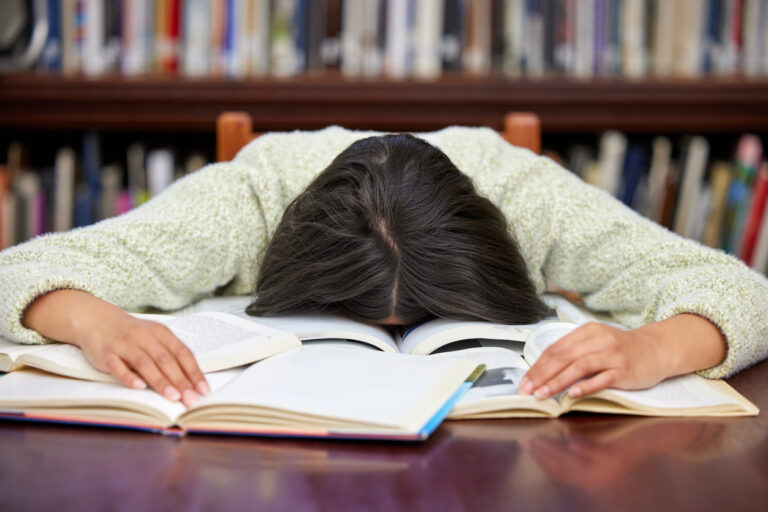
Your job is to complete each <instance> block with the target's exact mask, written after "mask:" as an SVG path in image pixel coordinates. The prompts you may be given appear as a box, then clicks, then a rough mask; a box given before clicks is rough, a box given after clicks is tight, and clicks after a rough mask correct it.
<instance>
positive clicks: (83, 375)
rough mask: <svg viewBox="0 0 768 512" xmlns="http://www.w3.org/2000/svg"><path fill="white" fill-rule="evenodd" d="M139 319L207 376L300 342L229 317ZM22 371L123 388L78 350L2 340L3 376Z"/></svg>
mask: <svg viewBox="0 0 768 512" xmlns="http://www.w3.org/2000/svg"><path fill="white" fill-rule="evenodd" d="M136 316H137V317H139V318H145V319H148V320H153V321H156V322H160V323H163V324H164V325H166V326H167V327H168V328H169V329H171V331H173V333H174V334H175V335H176V337H178V338H179V339H180V340H181V341H182V342H183V343H184V344H185V345H186V346H187V347H188V348H189V349H190V350H191V351H192V354H193V355H194V356H195V359H196V360H197V363H198V365H199V366H200V369H201V370H202V371H203V373H209V372H216V371H219V370H224V369H227V368H234V367H236V366H241V365H244V364H250V363H253V362H254V361H259V360H261V359H263V358H265V357H269V356H271V355H274V354H277V353H280V352H284V351H286V350H292V349H294V348H297V347H298V346H300V341H299V340H298V338H297V337H296V336H295V335H293V334H291V333H288V332H285V331H278V330H275V329H273V328H271V327H269V326H266V325H264V324H260V323H258V322H254V321H246V320H243V319H242V318H238V317H237V316H235V315H229V314H226V313H217V312H207V313H197V314H192V315H185V316H181V317H174V316H168V315H136ZM23 366H28V367H31V368H37V369H39V370H45V371H47V372H50V373H56V374H59V375H64V376H67V377H72V378H77V379H83V380H91V381H98V382H112V383H118V382H119V381H118V380H117V379H116V378H115V377H113V376H112V375H109V374H107V373H104V372H101V371H99V370H97V369H96V368H94V367H93V366H91V364H90V363H89V362H88V360H87V359H86V358H85V355H84V354H83V351H82V350H81V349H80V348H79V347H76V346H75V345H69V344H66V343H53V344H48V345H20V344H18V343H13V342H11V341H7V340H4V339H2V338H0V371H3V372H10V371H14V370H17V369H19V368H21V367H23Z"/></svg>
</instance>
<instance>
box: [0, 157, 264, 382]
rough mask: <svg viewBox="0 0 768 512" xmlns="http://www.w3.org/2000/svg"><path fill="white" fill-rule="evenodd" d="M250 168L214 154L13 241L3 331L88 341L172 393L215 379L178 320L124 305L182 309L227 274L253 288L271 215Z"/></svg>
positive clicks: (4, 266) (90, 348) (0, 306)
mask: <svg viewBox="0 0 768 512" xmlns="http://www.w3.org/2000/svg"><path fill="white" fill-rule="evenodd" d="M251 172H252V169H250V168H249V167H248V166H245V165H243V164H236V163H226V164H217V165H213V166H209V167H207V168H206V169H203V170H201V171H198V173H196V174H194V175H192V176H189V177H187V178H184V179H182V180H179V181H178V182H177V183H175V184H174V185H172V186H171V187H170V188H169V189H168V190H167V191H165V192H164V193H163V194H161V195H160V196H158V197H157V198H155V199H153V200H152V201H150V202H148V203H147V204H145V205H143V206H142V207H140V208H137V209H136V210H134V211H132V212H129V213H128V214H126V215H123V216H121V217H118V218H114V219H110V220H107V221H103V222H100V223H98V224H95V225H93V226H91V227H88V228H83V229H78V230H74V231H71V232H68V233H62V234H54V235H47V236H43V237H39V238H37V239H35V240H32V241H30V242H28V243H25V244H21V245H19V246H16V247H13V248H11V249H9V250H6V251H3V252H2V253H0V311H2V318H0V335H1V336H2V337H4V338H8V339H11V340H13V341H16V342H20V343H43V342H45V340H46V338H47V339H52V340H58V341H64V342H69V343H73V344H75V345H79V346H81V347H82V348H83V350H84V352H85V354H86V357H88V359H89V360H90V361H91V362H92V363H93V364H94V365H95V366H96V367H97V368H99V369H100V370H104V371H108V372H110V373H112V374H114V375H115V376H117V377H118V378H120V380H121V381H122V382H124V383H125V384H127V385H134V384H135V385H141V382H140V381H145V382H146V383H147V384H149V385H150V386H151V387H153V388H154V389H156V390H158V391H159V392H161V393H165V394H166V396H176V395H177V394H183V392H184V391H185V390H189V389H197V390H198V391H200V390H204V386H203V387H199V385H200V383H201V382H204V380H203V379H201V376H200V372H199V369H198V368H197V365H196V364H195V363H194V359H192V358H191V357H190V356H189V354H188V351H185V350H183V349H182V348H181V344H180V342H179V341H178V340H177V339H176V338H175V337H174V336H172V335H170V331H168V330H167V329H165V328H164V327H163V326H161V325H160V324H157V323H155V322H148V321H145V320H137V319H135V318H134V317H132V316H130V315H128V314H127V313H125V312H124V311H123V310H122V308H126V309H140V308H142V307H145V306H152V307H156V308H161V309H167V310H172V309H176V308H179V307H182V306H184V305H186V304H188V303H189V302H191V301H192V300H194V299H195V298H196V297H198V296H201V295H204V294H208V293H211V292H213V291H214V290H216V289H219V288H221V287H224V286H228V287H229V288H231V289H233V290H234V291H235V292H240V293H248V292H250V291H251V290H252V286H253V275H254V274H255V271H256V256H257V255H258V252H259V250H260V248H261V247H263V244H264V241H265V233H266V227H265V222H264V216H263V214H262V211H261V204H260V202H259V198H258V197H257V195H256V194H255V193H254V192H253V190H252V187H251V184H252V183H251V181H250V180H251V179H253V177H252V175H251ZM265 181H267V180H265ZM275 186H278V185H277V184H275ZM22 319H23V322H22ZM137 378H138V379H139V380H137ZM169 385H171V387H175V388H176V389H175V391H174V390H172V389H171V390H167V389H166V388H168V387H169ZM166 391H168V392H167V393H166ZM177 392H178V393H177Z"/></svg>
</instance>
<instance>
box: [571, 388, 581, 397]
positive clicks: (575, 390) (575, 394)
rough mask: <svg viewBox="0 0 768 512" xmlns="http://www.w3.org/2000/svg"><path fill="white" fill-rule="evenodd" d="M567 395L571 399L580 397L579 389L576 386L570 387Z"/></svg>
mask: <svg viewBox="0 0 768 512" xmlns="http://www.w3.org/2000/svg"><path fill="white" fill-rule="evenodd" d="M568 394H569V395H571V396H572V397H573V398H578V397H580V396H581V389H580V388H579V387H578V386H571V387H570V388H568Z"/></svg>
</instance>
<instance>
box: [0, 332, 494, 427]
mask: <svg viewBox="0 0 768 512" xmlns="http://www.w3.org/2000/svg"><path fill="white" fill-rule="evenodd" d="M478 373H479V372H478V367H477V365H476V364H475V363H473V362H471V361H469V360H467V359H436V358H431V357H415V356H402V355H399V354H381V353H374V352H365V351H354V350H348V349H345V348H339V347H301V348H299V349H296V350H290V351H287V352H283V353H281V354H278V355H274V356H272V357H270V358H268V359H264V360H262V361H259V362H257V363H255V364H252V365H250V366H248V367H246V368H244V369H239V370H230V371H227V372H222V373H218V374H209V376H208V380H209V384H210V386H211V388H212V389H211V393H210V394H209V395H208V396H205V397H203V398H202V399H201V400H200V401H199V402H198V403H197V404H196V405H194V406H192V407H190V408H189V409H185V408H184V406H183V405H182V404H180V403H178V402H170V401H168V400H166V399H165V398H163V397H162V396H160V395H159V394H157V393H154V392H152V391H149V390H134V389H128V388H125V387H122V386H119V385H115V384H108V383H94V382H83V381H78V380H74V379H66V378H63V377H56V376H51V375H47V374H43V373H40V372H36V371H33V370H20V371H17V372H13V373H11V374H9V375H7V376H5V377H3V378H2V379H0V411H2V413H1V414H2V415H3V416H10V417H13V418H16V419H32V420H34V419H43V418H44V419H46V420H48V421H57V420H58V421H64V422H75V423H90V424H96V425H111V426H120V427H128V428H139V429H148V430H155V431H160V432H167V433H172V432H173V431H181V432H203V433H223V434H249V435H271V436H275V435H282V436H302V437H349V438H373V439H399V440H421V439H425V438H426V437H427V436H428V435H429V434H430V433H431V432H432V431H433V430H434V429H435V428H436V427H437V426H438V425H439V423H440V422H441V421H442V419H443V418H444V417H445V415H446V414H447V413H448V411H449V410H450V408H451V407H452V406H453V404H454V403H455V402H456V400H457V399H458V398H459V397H460V396H461V394H462V393H463V392H465V391H466V389H467V388H468V387H469V385H470V384H471V380H468V379H473V378H476V375H477V374H478Z"/></svg>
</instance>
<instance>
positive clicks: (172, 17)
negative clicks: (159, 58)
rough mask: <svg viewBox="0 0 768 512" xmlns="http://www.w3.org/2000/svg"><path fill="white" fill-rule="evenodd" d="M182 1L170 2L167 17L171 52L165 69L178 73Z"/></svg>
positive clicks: (174, 0) (172, 0)
mask: <svg viewBox="0 0 768 512" xmlns="http://www.w3.org/2000/svg"><path fill="white" fill-rule="evenodd" d="M180 14H181V11H180V2H179V0H170V1H169V2H168V18H167V23H168V27H167V30H168V32H167V34H168V42H169V45H170V47H169V52H168V54H167V59H166V61H165V63H164V68H165V69H163V71H166V72H170V73H173V74H176V72H177V71H178V69H179V21H180V20H179V17H180Z"/></svg>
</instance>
